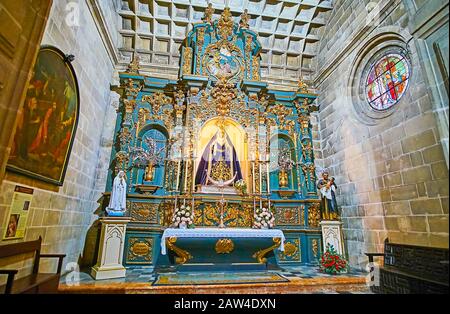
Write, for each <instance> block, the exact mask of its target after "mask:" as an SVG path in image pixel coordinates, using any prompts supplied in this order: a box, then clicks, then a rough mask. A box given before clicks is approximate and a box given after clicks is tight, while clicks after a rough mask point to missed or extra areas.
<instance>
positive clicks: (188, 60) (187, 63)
mask: <svg viewBox="0 0 450 314" xmlns="http://www.w3.org/2000/svg"><path fill="white" fill-rule="evenodd" d="M183 57H184V58H183V74H185V75H189V74H192V48H191V47H185V48H184V53H183Z"/></svg>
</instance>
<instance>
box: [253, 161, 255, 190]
mask: <svg viewBox="0 0 450 314" xmlns="http://www.w3.org/2000/svg"><path fill="white" fill-rule="evenodd" d="M252 191H253V194H255V163H254V162H252Z"/></svg>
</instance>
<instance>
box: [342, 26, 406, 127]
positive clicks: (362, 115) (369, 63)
mask: <svg viewBox="0 0 450 314" xmlns="http://www.w3.org/2000/svg"><path fill="white" fill-rule="evenodd" d="M410 38H411V36H410V35H409V33H407V32H405V31H404V30H401V29H400V28H398V27H384V28H380V29H379V30H378V31H377V32H376V33H375V34H373V35H372V36H371V37H370V38H368V39H367V40H366V41H365V42H364V43H363V44H362V46H361V49H360V50H359V51H358V53H357V55H356V57H355V59H354V62H352V64H353V67H352V69H351V72H350V76H349V82H348V89H349V90H348V95H350V98H351V101H352V111H353V114H354V116H355V117H356V119H357V120H358V121H360V122H361V123H364V124H366V125H377V124H379V123H382V122H383V121H386V120H385V119H386V118H388V117H390V116H392V115H395V113H396V112H397V111H398V109H399V108H401V107H403V106H407V105H408V103H409V97H408V95H409V93H408V91H406V92H405V93H404V95H403V97H399V100H398V101H397V102H396V103H395V105H392V106H390V107H389V108H386V109H385V110H377V109H375V108H374V107H373V106H371V104H370V102H369V100H368V97H367V88H368V85H367V82H368V75H369V73H370V72H371V70H373V67H374V65H375V64H376V63H377V61H379V60H380V58H383V57H384V56H386V55H389V54H396V55H399V56H401V57H402V58H403V59H402V60H404V62H405V63H406V64H407V65H408V68H409V76H408V80H409V82H408V85H409V86H412V85H413V84H414V67H413V62H412V57H411V55H412V54H411V48H410V47H409V45H408V41H409V39H410ZM405 96H406V97H405Z"/></svg>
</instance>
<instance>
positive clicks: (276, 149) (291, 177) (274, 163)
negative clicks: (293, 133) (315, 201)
mask: <svg viewBox="0 0 450 314" xmlns="http://www.w3.org/2000/svg"><path fill="white" fill-rule="evenodd" d="M283 150H286V151H288V152H289V157H290V159H291V160H292V162H293V165H292V168H291V169H290V170H289V171H287V173H288V178H287V182H288V183H287V185H286V186H283V184H281V183H280V173H281V170H282V169H281V167H280V166H279V163H278V161H279V158H280V155H281V153H282V152H283ZM297 159H298V158H297V156H296V149H295V145H294V141H293V140H292V138H291V137H289V136H288V135H286V134H283V133H278V134H274V135H273V136H272V137H271V139H270V189H271V190H279V189H287V190H296V188H295V187H296V186H298V176H297Z"/></svg>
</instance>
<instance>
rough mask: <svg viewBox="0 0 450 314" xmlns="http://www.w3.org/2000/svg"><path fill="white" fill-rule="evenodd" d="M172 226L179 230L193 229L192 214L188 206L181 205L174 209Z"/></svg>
mask: <svg viewBox="0 0 450 314" xmlns="http://www.w3.org/2000/svg"><path fill="white" fill-rule="evenodd" d="M172 226H173V227H174V228H181V229H187V228H194V214H193V213H192V210H191V207H190V206H185V205H181V207H180V208H176V209H175V213H174V215H173V218H172Z"/></svg>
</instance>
